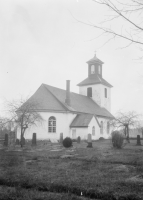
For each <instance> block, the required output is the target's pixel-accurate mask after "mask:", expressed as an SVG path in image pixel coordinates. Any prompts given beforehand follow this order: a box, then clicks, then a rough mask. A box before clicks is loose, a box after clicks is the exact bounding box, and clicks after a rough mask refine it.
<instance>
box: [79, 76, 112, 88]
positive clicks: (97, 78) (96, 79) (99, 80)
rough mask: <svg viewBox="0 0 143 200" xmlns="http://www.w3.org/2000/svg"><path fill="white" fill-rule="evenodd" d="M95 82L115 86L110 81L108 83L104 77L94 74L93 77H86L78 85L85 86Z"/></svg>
mask: <svg viewBox="0 0 143 200" xmlns="http://www.w3.org/2000/svg"><path fill="white" fill-rule="evenodd" d="M93 84H103V85H105V86H108V87H113V86H112V85H111V84H110V83H108V82H107V81H106V80H105V79H103V78H102V77H101V76H99V75H94V77H93V78H89V77H88V78H86V79H84V80H83V81H82V82H80V83H79V84H78V86H84V85H93Z"/></svg>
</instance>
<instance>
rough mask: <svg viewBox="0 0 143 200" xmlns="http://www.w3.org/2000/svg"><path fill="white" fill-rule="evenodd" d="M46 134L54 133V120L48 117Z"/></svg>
mask: <svg viewBox="0 0 143 200" xmlns="http://www.w3.org/2000/svg"><path fill="white" fill-rule="evenodd" d="M48 132H49V133H56V118H55V117H53V116H52V117H50V118H49V121H48Z"/></svg>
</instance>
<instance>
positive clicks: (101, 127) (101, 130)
mask: <svg viewBox="0 0 143 200" xmlns="http://www.w3.org/2000/svg"><path fill="white" fill-rule="evenodd" d="M100 134H103V121H101V123H100Z"/></svg>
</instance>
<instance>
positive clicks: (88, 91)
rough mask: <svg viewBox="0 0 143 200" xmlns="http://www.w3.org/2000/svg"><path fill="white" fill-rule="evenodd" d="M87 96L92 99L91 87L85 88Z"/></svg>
mask: <svg viewBox="0 0 143 200" xmlns="http://www.w3.org/2000/svg"><path fill="white" fill-rule="evenodd" d="M87 96H88V97H92V87H89V88H87Z"/></svg>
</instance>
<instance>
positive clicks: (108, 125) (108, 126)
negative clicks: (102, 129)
mask: <svg viewBox="0 0 143 200" xmlns="http://www.w3.org/2000/svg"><path fill="white" fill-rule="evenodd" d="M109 132H110V123H109V122H107V133H108V134H109Z"/></svg>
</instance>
